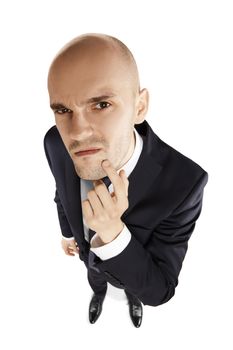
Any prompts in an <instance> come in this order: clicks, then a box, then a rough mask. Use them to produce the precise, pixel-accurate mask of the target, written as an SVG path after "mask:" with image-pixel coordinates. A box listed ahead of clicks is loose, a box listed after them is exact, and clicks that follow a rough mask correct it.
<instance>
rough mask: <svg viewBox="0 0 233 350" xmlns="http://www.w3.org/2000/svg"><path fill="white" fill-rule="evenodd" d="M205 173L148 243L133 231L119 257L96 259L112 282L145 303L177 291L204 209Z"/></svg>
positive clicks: (157, 302)
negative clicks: (189, 241)
mask: <svg viewBox="0 0 233 350" xmlns="http://www.w3.org/2000/svg"><path fill="white" fill-rule="evenodd" d="M207 181H208V174H207V173H206V172H204V174H202V176H201V178H200V179H199V181H198V182H197V183H196V184H195V186H194V187H193V188H192V190H191V191H190V192H189V194H188V195H187V196H186V198H184V199H183V201H182V202H181V203H180V204H179V205H178V207H176V208H175V209H174V210H173V212H172V213H171V214H170V215H169V217H167V218H165V219H164V220H162V221H161V222H160V224H159V225H158V226H157V227H155V228H154V231H153V233H152V235H151V237H150V239H149V241H148V242H147V244H146V245H145V246H143V245H142V244H141V243H140V242H139V241H138V240H137V239H136V238H135V237H134V236H133V234H132V237H131V240H130V242H129V244H128V245H127V247H126V248H125V249H124V250H123V251H122V252H121V253H120V254H119V255H117V256H115V257H113V258H110V259H107V260H105V261H99V260H97V263H96V267H98V268H99V269H100V270H101V271H102V272H104V273H105V274H106V277H107V279H109V281H110V282H111V281H114V282H115V283H118V284H119V286H121V287H123V288H124V289H126V290H128V291H129V292H130V293H131V294H133V295H135V296H137V297H138V298H139V299H140V300H141V301H142V303H143V304H144V305H151V306H157V305H160V304H163V303H165V302H167V301H168V300H169V299H171V298H172V296H173V295H174V294H175V287H176V286H177V284H178V275H179V273H180V270H181V267H182V262H183V259H184V257H185V254H186V251H187V248H188V240H189V238H190V236H191V234H192V232H193V230H194V227H195V224H196V220H197V219H198V217H199V215H200V213H201V209H202V199H203V191H204V186H205V185H206V183H207Z"/></svg>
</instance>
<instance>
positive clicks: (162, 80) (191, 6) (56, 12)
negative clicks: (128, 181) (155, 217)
mask: <svg viewBox="0 0 233 350" xmlns="http://www.w3.org/2000/svg"><path fill="white" fill-rule="evenodd" d="M41 3H42V2H39V1H23V0H21V1H5V2H1V8H0V13H1V22H0V26H1V28H0V35H1V38H0V39H1V47H0V58H1V64H0V84H1V95H0V96H1V137H0V140H1V144H0V152H1V181H0V184H1V185H0V186H1V188H0V193H1V241H0V242H1V244H0V247H1V248H0V249H1V251H0V267H1V289H0V293H1V298H0V303H1V305H0V322H1V325H0V332H1V335H0V347H1V349H4V350H8V349H21V348H22V349H33V350H37V349H38V350H39V349H40V350H41V349H59V350H60V349H64V350H65V349H66V350H67V349H69V350H73V349H80V348H84V347H85V348H87V349H89V348H90V349H91V348H92V349H93V348H94V347H95V349H101V350H103V349H119V348H122V346H123V347H124V348H125V347H128V348H129V347H130V348H132V349H148V348H149V347H150V348H154V349H157V350H163V349H165V350H167V349H179V350H183V349H185V350H186V349H188V350H192V349H210V348H215V349H220V348H221V349H224V350H226V349H232V346H233V344H232V337H231V334H230V332H231V327H232V311H233V310H232V296H233V290H232V289H233V288H232V278H233V273H232V266H233V264H232V234H233V231H232V215H233V212H232V194H233V191H232V178H233V177H232V149H233V148H232V147H233V145H232V126H231V119H232V109H233V108H232V93H233V74H232V73H233V68H232V67H233V65H232V62H233V52H232V43H233V40H232V39H233V38H232V33H233V25H232V18H233V11H232V8H231V6H232V1H224V0H221V1H214V0H212V1H207V0H201V1H200V0H195V1H165V0H164V1H146V0H144V1H126V0H125V1H119V0H118V1H101V0H98V1H71V0H66V1H65V0H64V1H56V2H55V1H54V2H53V1H46V2H43V4H41ZM90 32H96V33H106V34H110V35H113V36H116V37H118V38H119V39H120V40H122V41H123V42H124V43H125V44H126V45H127V46H128V47H129V48H130V50H131V51H132V52H133V54H134V56H135V59H136V61H137V63H138V68H139V72H140V79H141V87H147V88H148V89H149V92H150V108H149V112H148V114H147V121H148V122H149V124H150V125H151V126H152V128H153V130H154V132H155V133H156V134H157V135H158V136H159V137H160V138H161V139H162V140H164V141H165V142H167V143H168V144H170V145H171V146H172V147H174V148H176V149H177V150H179V151H180V152H181V153H183V154H185V155H186V156H188V157H190V158H191V159H193V160H194V161H195V162H197V163H198V164H200V165H201V166H202V167H203V168H204V169H205V170H206V171H207V172H208V174H209V182H208V184H207V185H206V187H205V192H204V201H203V209H202V213H201V216H200V218H199V220H198V222H197V224H196V228H195V231H194V233H193V235H192V237H191V239H190V241H189V249H188V253H187V255H186V258H185V261H184V265H183V268H182V270H181V273H180V276H179V285H178V287H177V289H176V294H175V296H174V297H173V298H172V299H171V300H170V301H169V302H168V303H166V304H163V305H161V306H158V307H151V306H144V308H143V311H144V315H143V321H142V325H141V327H140V328H138V329H136V328H135V327H134V326H133V324H132V322H131V320H130V318H129V312H128V305H127V302H126V300H125V299H124V298H123V297H120V296H118V297H117V296H116V295H115V296H114V295H113V293H112V294H111V293H110V294H109V295H107V296H106V299H105V301H104V304H103V311H102V314H101V316H100V318H99V319H98V321H97V322H96V323H95V324H94V325H91V324H90V323H89V321H88V306H89V301H90V298H91V295H92V290H91V289H90V287H89V284H88V282H87V278H86V268H85V266H84V264H83V263H82V262H81V261H80V260H79V259H78V257H77V256H75V257H69V256H66V255H65V254H64V252H63V251H62V248H61V245H60V238H61V236H60V235H61V233H60V227H59V223H58V218H57V212H56V207H55V203H54V202H53V198H54V193H55V181H54V178H53V177H52V174H51V172H50V169H49V167H48V164H47V160H46V158H45V154H44V149H43V137H44V134H45V132H46V131H47V130H48V128H50V127H51V126H52V125H54V123H55V122H54V116H53V114H52V112H51V110H50V108H49V99H48V93H47V86H46V80H47V72H48V68H49V65H50V63H51V61H52V59H53V57H54V56H55V54H56V53H57V51H58V50H59V49H60V48H61V47H62V46H63V45H64V44H65V43H66V42H68V41H69V40H71V39H72V38H74V37H75V36H77V35H80V34H83V33H90ZM103 72H104V67H103ZM109 291H110V290H109Z"/></svg>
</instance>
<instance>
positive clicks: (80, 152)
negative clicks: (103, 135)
mask: <svg viewBox="0 0 233 350" xmlns="http://www.w3.org/2000/svg"><path fill="white" fill-rule="evenodd" d="M100 150H101V148H94V149H89V150H85V151H79V152H75V153H74V154H75V156H77V157H82V156H88V155H91V154H95V153H97V152H99V151H100Z"/></svg>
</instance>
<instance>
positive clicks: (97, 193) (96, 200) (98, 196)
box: [87, 186, 110, 216]
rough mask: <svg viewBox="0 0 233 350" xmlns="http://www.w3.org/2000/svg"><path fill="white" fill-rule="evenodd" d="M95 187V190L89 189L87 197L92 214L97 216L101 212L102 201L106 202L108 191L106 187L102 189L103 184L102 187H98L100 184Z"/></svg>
mask: <svg viewBox="0 0 233 350" xmlns="http://www.w3.org/2000/svg"><path fill="white" fill-rule="evenodd" d="M97 187H98V189H97ZM97 187H96V188H95V190H91V191H89V192H88V194H87V197H88V200H89V204H90V206H91V208H92V210H93V213H94V215H97V216H98V215H101V213H102V212H103V205H104V204H103V203H104V202H106V200H107V198H108V197H109V192H108V191H107V189H104V187H103V186H101V187H102V188H100V186H97ZM105 187H106V186H105ZM104 191H106V192H104ZM109 205H110V203H109Z"/></svg>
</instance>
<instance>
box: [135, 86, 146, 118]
mask: <svg viewBox="0 0 233 350" xmlns="http://www.w3.org/2000/svg"><path fill="white" fill-rule="evenodd" d="M148 106H149V92H148V90H147V89H145V88H144V89H142V90H141V91H140V92H139V95H138V97H137V104H136V116H135V124H141V123H142V122H143V121H144V119H145V117H146V113H147V110H148Z"/></svg>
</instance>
